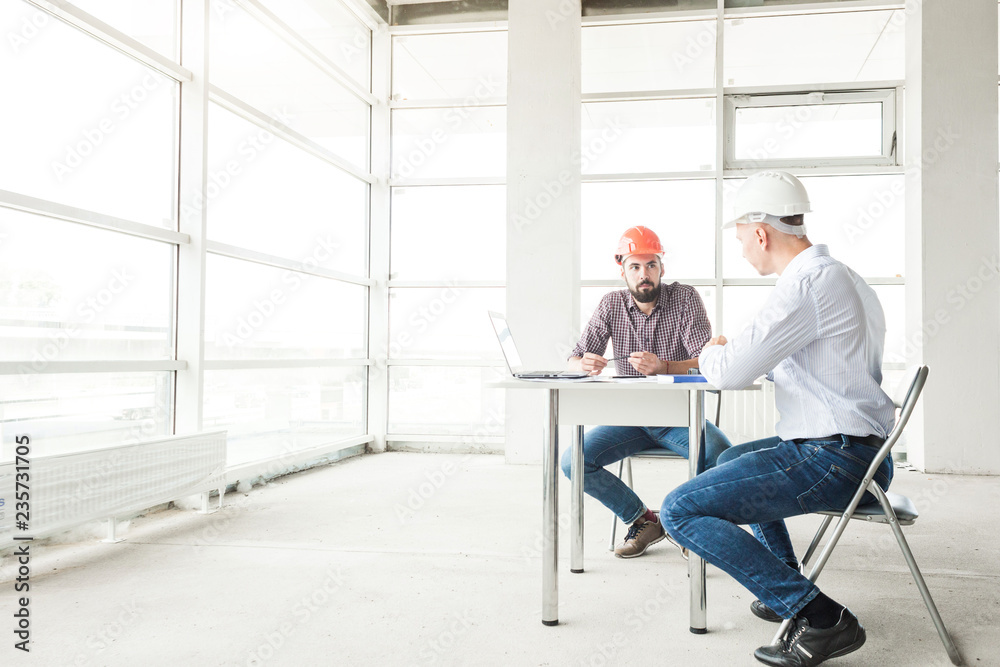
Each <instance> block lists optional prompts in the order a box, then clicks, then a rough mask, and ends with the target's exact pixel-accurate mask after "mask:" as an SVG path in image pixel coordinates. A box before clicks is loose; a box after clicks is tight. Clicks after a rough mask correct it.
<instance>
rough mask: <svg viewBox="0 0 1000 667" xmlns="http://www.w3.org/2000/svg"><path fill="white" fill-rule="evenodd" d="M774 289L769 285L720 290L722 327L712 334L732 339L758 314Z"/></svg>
mask: <svg viewBox="0 0 1000 667" xmlns="http://www.w3.org/2000/svg"><path fill="white" fill-rule="evenodd" d="M772 290H774V287H772V286H770V285H759V286H758V285H754V286H734V287H724V288H722V327H721V328H720V329H719V330H718V331H715V329H714V328H713V331H712V333H714V334H715V335H723V336H726V337H727V338H732V337H734V336H736V335H737V334H739V333H740V332H741V331H743V330H744V329H745V328H746V327H747V325H749V324H750V322H752V321H753V318H754V316H755V315H756V314H757V313H759V312H760V309H761V308H763V307H764V303H765V302H766V301H767V297H768V295H769V294H770V293H771V291H772Z"/></svg>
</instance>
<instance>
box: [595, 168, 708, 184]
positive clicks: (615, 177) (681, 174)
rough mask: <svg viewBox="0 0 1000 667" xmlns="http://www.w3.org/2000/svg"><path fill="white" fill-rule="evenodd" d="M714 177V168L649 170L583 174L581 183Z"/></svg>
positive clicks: (693, 179)
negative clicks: (642, 171) (643, 171)
mask: <svg viewBox="0 0 1000 667" xmlns="http://www.w3.org/2000/svg"><path fill="white" fill-rule="evenodd" d="M713 178H715V170H705V171H658V172H657V171H651V172H645V173H641V172H640V173H628V174H584V175H583V176H582V177H581V180H582V182H583V183H621V182H636V181H697V180H703V181H707V180H711V179H713Z"/></svg>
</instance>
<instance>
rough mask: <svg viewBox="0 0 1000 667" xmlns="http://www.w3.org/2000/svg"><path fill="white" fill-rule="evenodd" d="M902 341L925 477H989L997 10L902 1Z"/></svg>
mask: <svg viewBox="0 0 1000 667" xmlns="http://www.w3.org/2000/svg"><path fill="white" fill-rule="evenodd" d="M905 115H906V126H905V129H904V132H903V134H904V137H905V145H904V148H905V153H904V156H905V159H906V165H907V187H906V239H905V243H906V282H907V287H906V310H907V315H906V320H907V321H906V340H907V350H908V356H909V361H910V362H911V363H925V364H927V366H928V367H929V369H930V375H929V377H928V382H927V386H926V388H925V389H924V393H923V398H922V400H921V403H920V404H918V410H917V411H916V412H915V413H914V416H913V419H912V421H911V422H910V426H909V427H908V428H907V451H908V455H909V458H910V460H911V461H912V462H913V463H914V465H915V466H916V467H917V468H919V469H921V470H926V471H931V472H945V471H953V472H962V473H973V474H976V473H978V474H987V473H992V474H997V473H1000V410H998V409H997V406H998V405H1000V266H998V259H1000V220H998V195H997V186H998V179H997V160H998V151H997V141H998V136H997V135H998V130H997V3H996V2H995V0H968V2H963V3H961V9H960V10H958V8H957V7H956V6H955V5H954V3H949V2H915V3H907V9H906V102H905Z"/></svg>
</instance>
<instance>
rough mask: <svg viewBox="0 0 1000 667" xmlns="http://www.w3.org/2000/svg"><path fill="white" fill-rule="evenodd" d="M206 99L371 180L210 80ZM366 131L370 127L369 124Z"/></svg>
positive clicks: (335, 155) (369, 176)
mask: <svg viewBox="0 0 1000 667" xmlns="http://www.w3.org/2000/svg"><path fill="white" fill-rule="evenodd" d="M208 90H209V99H210V100H211V101H212V102H215V103H216V104H218V105H219V106H220V107H223V108H224V109H226V110H228V111H231V112H232V113H234V114H236V115H237V116H239V117H240V118H242V119H243V120H245V121H248V122H250V123H253V124H254V125H256V126H258V127H261V128H263V129H265V130H267V131H269V132H273V133H274V134H275V135H277V136H278V137H280V138H281V139H283V140H284V141H287V142H288V143H290V144H292V145H294V146H296V147H298V148H301V149H302V150H304V151H306V152H307V153H309V154H310V155H312V156H313V157H317V158H319V159H320V160H323V161H324V162H328V163H330V164H332V165H333V166H334V167H337V168H338V169H340V170H341V171H344V172H346V173H347V174H350V175H351V176H353V177H355V178H357V179H358V180H361V181H364V182H365V183H372V182H373V180H374V178H373V176H372V175H371V173H369V172H368V171H365V170H364V169H361V168H360V167H358V166H356V165H354V164H352V163H350V162H348V161H347V160H345V159H343V158H342V157H340V156H339V155H337V154H336V153H334V152H332V151H330V150H329V149H326V148H324V147H323V146H320V145H319V144H318V143H316V142H315V141H313V140H312V139H310V138H309V137H307V136H305V135H304V134H301V133H300V132H297V131H296V130H293V129H292V128H290V127H288V126H287V125H285V124H284V123H282V122H280V121H278V120H277V119H275V118H273V117H271V116H269V115H267V114H265V113H264V112H262V111H260V110H258V109H256V108H254V107H252V106H250V105H249V104H247V103H246V102H244V101H243V100H241V99H239V98H238V97H236V96H234V95H231V94H229V93H227V92H226V91H224V90H222V89H221V88H219V87H218V86H216V85H214V84H210V85H209V87H208ZM369 132H371V129H370V128H369Z"/></svg>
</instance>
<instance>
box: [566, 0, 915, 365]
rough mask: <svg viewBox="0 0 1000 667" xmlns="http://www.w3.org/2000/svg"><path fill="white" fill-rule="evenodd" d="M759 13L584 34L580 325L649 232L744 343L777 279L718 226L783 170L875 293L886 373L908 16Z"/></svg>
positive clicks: (892, 356)
mask: <svg viewBox="0 0 1000 667" xmlns="http://www.w3.org/2000/svg"><path fill="white" fill-rule="evenodd" d="M751 4H760V3H743V2H732V3H730V2H727V3H726V15H725V17H724V19H723V20H722V27H723V29H722V30H721V31H719V30H717V26H718V25H719V19H718V18H717V17H716V16H715V7H714V6H712V7H706V8H705V9H706V10H707V11H706V15H705V20H697V16H694V15H692V14H688V15H686V16H684V17H683V18H682V19H680V20H677V21H664V22H662V23H649V22H646V23H642V24H636V25H623V24H621V22H614V23H609V24H608V25H600V24H598V19H594V22H593V23H591V24H588V23H586V22H585V23H584V28H583V40H582V43H583V75H582V80H583V82H584V95H583V121H584V122H583V136H582V137H581V151H582V155H583V158H584V159H583V162H584V164H583V181H584V184H583V209H582V210H583V214H582V217H583V219H582V251H583V258H582V275H581V278H582V281H583V286H582V293H581V304H582V308H581V310H582V312H581V325H583V324H585V323H586V321H587V319H588V317H589V314H590V311H591V310H592V308H593V307H594V306H595V305H596V303H597V301H598V299H599V298H600V295H601V294H603V293H605V292H607V291H609V290H611V289H619V288H621V280H620V278H619V272H618V267H617V266H616V265H615V264H614V261H613V259H612V250H613V248H614V247H615V244H616V242H617V239H618V237H619V236H620V235H621V233H622V232H623V231H624V230H625V229H626V228H627V227H629V226H631V225H635V224H643V225H646V226H649V227H650V228H652V229H653V230H654V231H656V232H657V233H658V234H659V235H660V236H661V238H662V239H663V240H664V241H665V245H666V247H665V255H664V260H665V262H664V263H665V271H666V279H667V280H678V281H680V282H684V283H688V284H691V285H694V286H695V287H696V288H697V289H698V291H699V293H700V294H701V295H702V298H703V300H704V301H705V305H706V308H707V309H708V313H709V318H710V320H711V321H712V326H713V330H714V331H715V332H716V333H724V334H729V335H733V334H735V333H737V332H738V331H740V330H741V329H742V328H743V327H744V326H745V325H746V324H747V323H748V322H749V320H750V318H751V317H752V316H753V315H754V314H755V313H756V311H757V310H758V308H759V306H760V305H761V304H762V303H763V300H764V299H765V298H766V295H767V294H768V293H769V291H770V289H771V285H773V284H774V276H770V277H766V278H762V277H760V276H759V275H757V273H756V272H755V271H754V270H753V268H752V267H751V266H750V265H749V264H747V262H746V261H745V260H744V259H743V258H742V257H741V254H740V249H739V246H738V245H737V243H736V241H735V238H734V235H733V234H732V232H731V231H728V230H727V231H718V230H719V229H720V225H721V224H722V223H723V222H724V221H725V220H726V219H727V217H728V215H729V206H730V201H731V198H732V196H733V194H734V193H735V191H736V189H737V188H738V187H739V185H740V184H741V183H742V182H743V179H744V178H745V177H746V176H747V175H749V174H750V173H753V172H754V171H756V170H759V169H763V168H781V169H787V170H790V171H792V172H793V173H795V174H796V175H798V176H799V177H800V178H802V179H803V182H804V183H805V185H806V187H807V188H808V190H809V194H810V197H811V199H812V204H813V209H814V213H812V214H810V215H808V216H807V224H808V227H809V233H810V238H811V239H812V240H813V242H814V243H825V244H828V245H829V247H830V251H831V253H832V254H833V255H834V256H835V257H837V258H839V259H841V260H842V261H844V262H845V263H847V264H848V265H849V266H851V267H852V268H854V269H855V270H856V271H858V272H859V273H860V274H861V275H862V276H864V277H865V279H866V280H868V282H869V283H870V284H872V285H874V286H875V289H876V291H877V293H878V295H879V298H880V300H881V301H882V304H883V307H884V309H885V312H886V319H887V322H888V323H889V327H888V332H887V340H886V355H885V366H886V369H887V370H892V369H895V368H897V367H899V366H901V362H902V348H903V340H902V324H903V284H904V264H903V244H902V242H901V240H900V239H901V238H902V236H903V200H904V196H903V195H904V191H905V186H906V183H905V176H904V166H903V162H902V159H901V157H900V156H899V154H898V152H897V150H896V146H897V144H899V145H901V140H900V138H899V136H898V131H899V128H897V123H896V119H897V114H898V111H899V109H901V108H902V85H903V82H902V78H903V71H904V69H903V65H904V58H903V21H904V15H903V12H901V11H898V10H872V9H870V8H869V9H863V10H857V9H851V10H840V9H838V8H837V7H836V5H837V4H838V3H836V2H830V3H815V4H816V5H817V9H819V5H822V10H821V11H817V12H809V13H802V12H798V13H796V12H794V11H789V12H787V13H785V14H783V13H782V12H781V10H780V7H779V6H777V5H778V4H779V3H773V4H772V3H768V4H770V5H771V6H770V7H768V9H767V15H762V14H760V10H755V9H754V8H753V7H750V6H747V5H751ZM720 33H721V34H720ZM719 38H721V39H722V40H724V44H723V45H722V46H723V48H722V49H721V51H722V52H723V53H724V59H723V60H722V61H719V60H718V50H717V39H719ZM789 54H794V57H790V56H789ZM609 96H613V99H614V101H606V100H607V98H608V97H609ZM601 130H605V131H604V132H602V131H601ZM595 139H598V140H597V141H595ZM719 140H721V141H722V145H721V146H720V145H718V141H719ZM720 158H721V159H720Z"/></svg>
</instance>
